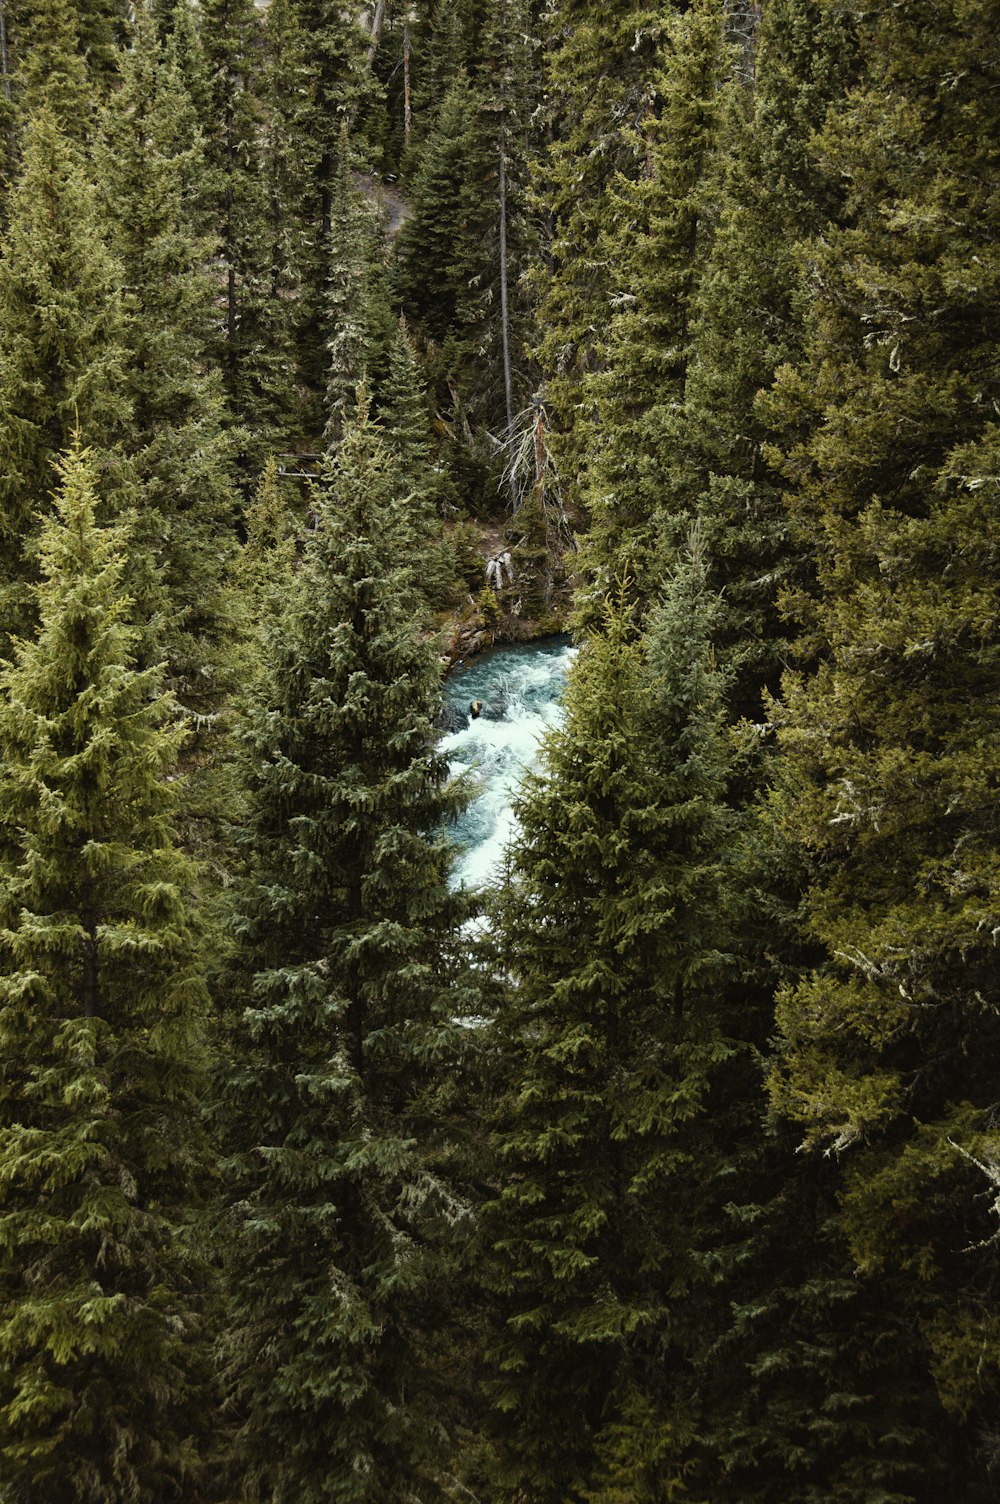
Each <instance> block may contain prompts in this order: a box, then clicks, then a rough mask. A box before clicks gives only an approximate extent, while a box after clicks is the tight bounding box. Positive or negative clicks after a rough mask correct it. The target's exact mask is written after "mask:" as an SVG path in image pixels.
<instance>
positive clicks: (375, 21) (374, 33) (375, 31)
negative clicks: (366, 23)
mask: <svg viewBox="0 0 1000 1504" xmlns="http://www.w3.org/2000/svg"><path fill="white" fill-rule="evenodd" d="M385 5H386V0H377V3H376V5H375V14H374V15H373V16H372V29H371V32H370V36H371V41H370V42H369V44H368V66H369V68H370V67H371V66H372V64H373V63H374V61H375V56H376V54H377V52H378V44H379V42H380V41H381V40H382V27H383V26H384V24H385Z"/></svg>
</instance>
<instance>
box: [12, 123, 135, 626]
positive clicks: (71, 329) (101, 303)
mask: <svg viewBox="0 0 1000 1504" xmlns="http://www.w3.org/2000/svg"><path fill="white" fill-rule="evenodd" d="M120 284H121V272H120V269H119V267H118V266H117V264H116V263H115V261H114V260H113V258H112V256H111V254H110V253H109V251H108V248H107V246H106V244H105V240H104V234H103V226H102V224H101V220H100V216H99V212H98V206H97V202H96V197H95V193H94V190H93V188H92V187H91V185H90V183H89V182H88V181H87V179H86V177H85V176H84V173H83V170H82V168H81V166H80V163H79V161H78V159H77V157H76V156H75V154H74V152H73V150H72V148H71V147H70V145H69V143H68V142H67V140H66V138H65V137H64V136H63V134H62V133H61V131H60V129H59V127H58V125H57V123H56V121H55V119H54V117H53V116H52V114H51V113H50V112H48V111H43V112H42V114H40V115H39V116H38V118H37V119H36V120H35V121H34V122H33V123H32V125H31V128H30V130H29V131H28V134H27V139H26V144H25V152H24V167H23V171H22V174H21V176H20V178H19V180H18V182H17V184H16V186H15V188H14V189H13V192H12V194H11V199H10V203H9V221H8V227H7V234H6V237H5V240H4V245H3V256H2V259H0V538H2V545H3V546H2V549H0V571H2V573H0V586H2V594H0V635H2V634H6V633H9V632H12V631H18V630H23V629H24V627H25V626H26V624H27V623H28V622H29V621H30V619H31V609H30V602H29V599H28V597H27V595H26V594H25V582H26V581H29V580H30V579H31V578H32V577H33V572H34V565H33V563H32V555H31V538H32V534H33V531H34V518H35V516H36V514H37V513H39V512H41V511H43V510H44V509H45V507H46V506H47V504H48V498H49V495H50V492H51V489H52V464H53V461H54V460H55V458H56V457H57V455H58V454H60V453H62V452H64V451H65V450H67V449H68V448H69V445H70V442H71V437H72V434H73V432H74V431H75V429H76V427H77V425H78V424H79V425H82V426H84V427H85V429H86V432H87V434H88V436H89V437H90V439H91V441H92V442H93V443H94V444H95V446H98V447H99V448H100V450H101V452H102V454H103V456H104V464H105V468H106V474H105V475H104V476H103V477H102V485H101V489H102V492H103V493H104V494H105V495H110V496H113V497H114V498H115V499H116V500H117V502H118V503H119V504H123V502H124V498H125V497H126V496H127V494H128V486H127V475H126V473H125V470H124V467H123V464H122V462H121V459H120V452H119V451H117V450H116V449H115V446H116V444H118V443H119V441H120V440H121V437H122V434H123V430H124V427H125V425H126V423H127V422H128V420H129V418H130V415H131V409H130V404H129V401H128V397H127V394H126V391H125V385H124V377H123V362H124V353H123V346H124V338H125V333H124V315H123V309H122V300H121V295H120V291H119V288H120Z"/></svg>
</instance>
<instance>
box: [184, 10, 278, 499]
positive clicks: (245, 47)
mask: <svg viewBox="0 0 1000 1504" xmlns="http://www.w3.org/2000/svg"><path fill="white" fill-rule="evenodd" d="M262 27H263V17H262V16H261V14H260V12H259V10H258V8H257V7H256V6H255V5H254V3H253V0H202V3H201V5H200V6H199V28H198V33H197V50H196V56H197V65H198V66H197V74H198V79H197V82H198V84H199V88H198V91H197V92H198V94H201V95H202V96H203V98H202V99H201V100H196V103H199V104H200V106H201V109H202V110H203V112H204V113H203V118H202V122H201V123H202V128H203V130H204V134H205V142H206V152H207V160H208V165H209V169H210V179H209V186H210V190H211V191H210V203H211V211H212V214H211V227H212V230H213V232H214V234H215V235H217V237H218V239H219V241H220V243H221V249H222V256H223V260H224V263H225V275H226V283H225V312H224V321H223V330H222V336H223V337H222V342H221V348H220V351H219V355H220V357H221V364H222V371H223V377H224V381H225V388H226V394H227V396H228V398H229V401H230V404H231V406H232V411H233V414H234V417H235V418H236V420H237V421H238V422H239V423H240V424H241V425H243V427H244V435H243V436H244V442H245V443H247V444H248V446H249V447H248V450H247V463H248V464H252V466H253V470H254V472H256V471H257V470H258V469H259V466H260V465H261V464H262V463H263V460H264V456H265V455H266V454H267V452H268V450H269V449H270V448H272V447H275V445H276V442H277V440H278V439H279V438H281V437H283V435H284V433H285V431H286V429H287V425H288V419H289V414H290V413H291V412H293V411H294V408H295V397H294V393H293V392H292V390H291V387H292V384H293V379H294V373H293V366H294V362H293V355H292V349H293V342H292V328H291V325H292V318H291V315H290V311H289V309H288V308H287V307H286V306H285V302H284V300H283V299H282V297H281V296H280V295H279V296H276V297H272V295H271V282H270V274H271V271H272V267H273V261H272V246H273V238H272V234H271V233H269V227H268V206H267V201H266V189H267V180H266V178H265V176H264V175H263V173H262V171H261V155H262V150H263V140H262V122H261V111H262V98H261V95H262V89H261V72H262ZM185 40H186V39H185Z"/></svg>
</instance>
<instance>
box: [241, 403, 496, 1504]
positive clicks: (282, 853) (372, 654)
mask: <svg viewBox="0 0 1000 1504" xmlns="http://www.w3.org/2000/svg"><path fill="white" fill-rule="evenodd" d="M316 516H317V525H316V529H315V531H314V532H313V533H311V534H310V537H309V540H308V543H307V549H306V556H305V559H304V561H303V563H302V566H301V568H300V570H299V572H298V574H297V577H296V583H295V586H294V588H293V590H292V591H291V594H290V598H289V600H288V603H287V608H286V610H285V612H284V614H283V616H282V618H281V620H280V621H279V622H278V623H277V624H276V625H275V627H274V628H273V630H272V632H271V633H270V635H269V642H268V658H267V670H268V682H267V684H266V685H265V687H264V689H263V690H262V692H261V693H260V694H259V695H258V697H257V699H256V702H255V704H254V705H253V707H252V709H251V712H250V715H249V717H248V719H247V723H246V728H245V731H244V733H243V745H244V748H245V762H244V766H245V772H246V776H247V781H248V789H247V817H246V821H245V824H244V826H243V827H242V830H241V832H240V840H241V845H242V847H243V849H244V850H245V852H246V853H247V871H246V878H245V881H244V882H243V884H242V887H241V891H240V895H239V900H238V903H237V906H236V912H235V916H234V924H235V928H236V933H237V936H238V939H239V942H240V954H239V966H238V969H237V971H236V972H235V974H234V976H233V978H232V983H231V989H230V990H231V994H232V1007H233V1009H234V1010H235V1014H236V1017H234V1030H233V1036H232V1046H231V1048H232V1054H233V1058H232V1060H231V1061H229V1062H227V1065H226V1069H225V1073H224V1077H223V1078H222V1079H221V1080H220V1106H219V1112H220V1116H221V1120H222V1123H223V1127H224V1133H225V1139H226V1143H227V1158H226V1163H225V1176H226V1184H227V1186H228V1191H229V1196H230V1200H231V1212H230V1215H229V1223H228V1227H227V1231H226V1241H227V1244H228V1245H229V1246H230V1247H231V1257H230V1260H229V1282H230V1291H231V1302H232V1304H231V1310H232V1318H231V1319H232V1336H231V1340H230V1341H229V1342H228V1344H227V1360H228V1368H229V1373H230V1376H231V1382H232V1391H233V1398H234V1402H235V1404H236V1406H237V1413H238V1415H239V1416H240V1418H241V1422H242V1423H241V1426H240V1430H239V1435H238V1437H237V1441H236V1454H235V1459H234V1462H235V1469H236V1473H237V1475H238V1477H239V1479H240V1483H241V1486H242V1488H243V1490H244V1491H245V1493H246V1495H247V1497H251V1498H265V1499H267V1500H268V1501H273V1504H292V1501H294V1504H320V1501H322V1504H329V1501H332V1500H343V1501H370V1504H376V1501H378V1504H402V1501H403V1500H408V1499H411V1498H413V1497H416V1496H420V1492H421V1488H422V1483H421V1480H423V1479H426V1478H427V1477H428V1475H429V1474H430V1473H431V1472H432V1471H433V1468H434V1466H435V1463H436V1462H439V1460H440V1452H441V1450H442V1440H441V1436H440V1425H441V1422H442V1418H443V1416H444V1414H445V1408H444V1407H445V1406H446V1404H447V1400H446V1398H445V1399H444V1400H443V1399H442V1394H441V1391H440V1375H439V1374H438V1372H437V1356H436V1349H437V1346H438V1344H439V1342H440V1340H441V1337H442V1334H446V1333H447V1330H448V1324H449V1321H450V1319H451V1318H450V1315H449V1312H448V1269H449V1261H450V1257H451V1254H450V1251H449V1250H450V1247H451V1244H452V1241H453V1234H452V1231H451V1229H452V1228H453V1227H454V1226H455V1225H456V1224H457V1223H460V1222H461V1220H462V1218H463V1216H464V1211H463V1207H462V1205H461V1204H460V1202H459V1200H458V1198H457V1196H456V1192H455V1190H454V1188H453V1186H452V1184H451V1181H450V1172H449V1166H448V1159H449V1152H450V1151H449V1145H448V1134H447V1124H446V1113H445V1099H446V1097H447V1092H448V1090H449V1083H450V1080H451V1077H452V1074H453V1072H454V1071H455V1070H456V1066H457V1064H458V1061H459V1053H460V1052H459V1046H460V1036H461V1033H462V1031H461V1029H460V1027H459V1024H458V1022H457V1020H459V1019H460V1018H461V1017H462V1016H463V1015H465V1014H466V1013H467V1011H468V1010H469V1007H470V1001H469V994H468V986H467V983H466V981H465V976H464V971H463V963H462V962H461V959H460V953H459V948H458V926H459V924H460V923H461V921H462V920H463V919H464V918H465V917H466V916H467V914H468V910H469V906H468V902H467V900H466V899H465V898H464V897H463V896H461V895H455V894H452V893H451V892H450V891H449V888H448V884H447V874H448V865H449V849H448V844H447V841H446V840H445V838H444V837H443V836H441V835H440V834H439V833H438V832H439V831H440V827H441V822H442V821H443V820H444V819H445V818H446V817H447V816H448V815H449V813H451V812H452V811H454V810H455V808H456V797H457V796H456V794H455V793H454V792H453V791H452V789H451V788H450V786H449V782H448V771H447V767H446V765H445V763H444V761H443V759H441V758H440V757H438V756H437V755H436V753H435V752H434V751H433V749H432V747H431V730H430V715H431V712H432V708H433V704H434V699H435V695H436V689H437V682H438V673H439V670H438V666H437V662H436V659H435V657H434V653H433V650H432V648H431V647H430V646H429V645H428V644H425V643H422V642H421V641H420V640H419V638H418V636H417V635H416V630H415V627H414V625H413V607H414V596H413V589H412V584H411V581H410V578H409V575H408V572H407V571H406V570H405V568H401V567H400V553H401V552H402V553H403V555H404V557H405V546H404V547H403V548H402V550H401V548H400V544H401V539H402V538H403V537H405V528H404V527H402V526H401V520H400V518H399V517H398V516H397V515H396V513H395V502H394V500H393V491H392V479H391V468H390V465H389V461H388V457H387V455H386V453H385V450H384V448H383V446H382V444H381V442H380V440H379V438H378V435H377V431H376V430H375V428H374V427H373V425H372V424H371V422H370V420H368V418H367V417H366V415H365V414H364V413H363V412H362V414H361V415H360V417H359V419H358V421H357V422H356V423H355V424H354V425H352V426H351V428H350V430H349V431H348V433H347V434H346V435H345V437H344V439H343V442H342V443H341V445H340V447H339V449H338V451H337V456H336V460H335V461H333V462H331V463H330V465H329V466H328V468H327V472H326V480H325V482H324V486H323V491H322V494H321V495H319V496H317V499H316ZM237 1018H238V1021H237Z"/></svg>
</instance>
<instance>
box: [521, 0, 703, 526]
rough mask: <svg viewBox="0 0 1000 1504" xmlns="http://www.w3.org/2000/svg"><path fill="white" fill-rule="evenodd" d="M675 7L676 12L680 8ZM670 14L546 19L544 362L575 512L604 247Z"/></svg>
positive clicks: (541, 199)
mask: <svg viewBox="0 0 1000 1504" xmlns="http://www.w3.org/2000/svg"><path fill="white" fill-rule="evenodd" d="M674 8H675V7H674V5H671V6H670V11H671V12H672V11H673V10H674ZM662 12H663V6H662V5H660V6H656V5H650V4H646V3H642V0H626V3H623V4H620V5H615V6H613V7H612V6H608V5H605V4H602V3H600V0H555V3H554V4H551V5H549V6H548V7H547V8H546V10H545V13H544V16H543V37H544V39H545V43H546V49H545V70H544V71H545V78H546V119H545V122H544V123H545V126H546V127H547V132H546V138H545V139H546V142H547V144H546V147H545V149H544V150H543V151H542V152H541V153H540V161H539V165H538V169H537V172H536V184H537V190H538V212H539V214H540V216H541V218H542V220H543V224H544V238H545V247H546V257H545V262H544V280H543V282H542V285H541V288H540V292H539V298H538V305H539V317H538V330H539V337H538V341H537V356H538V360H539V362H540V364H541V367H542V370H543V373H544V375H545V381H546V401H547V402H548V404H549V406H550V409H551V412H552V418H553V431H554V436H555V441H556V444H557V447H558V454H559V466H560V472H561V474H562V476H563V482H564V484H565V486H566V489H567V493H568V495H569V497H570V499H571V501H573V502H574V503H575V502H576V501H577V500H578V498H579V493H580V490H581V484H580V475H581V472H582V469H583V466H584V461H585V455H586V449H587V440H586V438H584V437H583V436H582V435H578V433H577V431H576V430H577V423H578V420H579V417H580V405H581V391H580V383H581V381H582V379H583V378H584V376H585V375H586V374H587V373H589V372H593V371H595V370H598V369H600V368H601V365H602V363H603V342H604V332H605V330H606V327H607V322H608V314H609V309H610V299H611V281H610V274H611V273H612V272H613V263H612V264H609V262H608V259H607V255H606V251H605V248H604V246H603V245H602V240H603V236H604V233H605V231H606V230H607V228H608V226H609V224H610V221H611V215H610V205H609V197H608V195H609V192H610V190H611V187H612V184H613V183H614V182H615V180H616V178H617V176H618V174H619V173H624V174H625V176H626V177H629V178H635V177H638V176H641V174H642V172H643V153H642V148H641V146H640V147H638V148H637V136H638V139H639V140H641V136H642V133H643V132H644V130H645V126H646V123H647V121H648V120H649V118H650V80H651V74H652V70H653V68H654V66H655V55H656V44H657V38H658V35H659V29H660V25H661V22H662Z"/></svg>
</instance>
